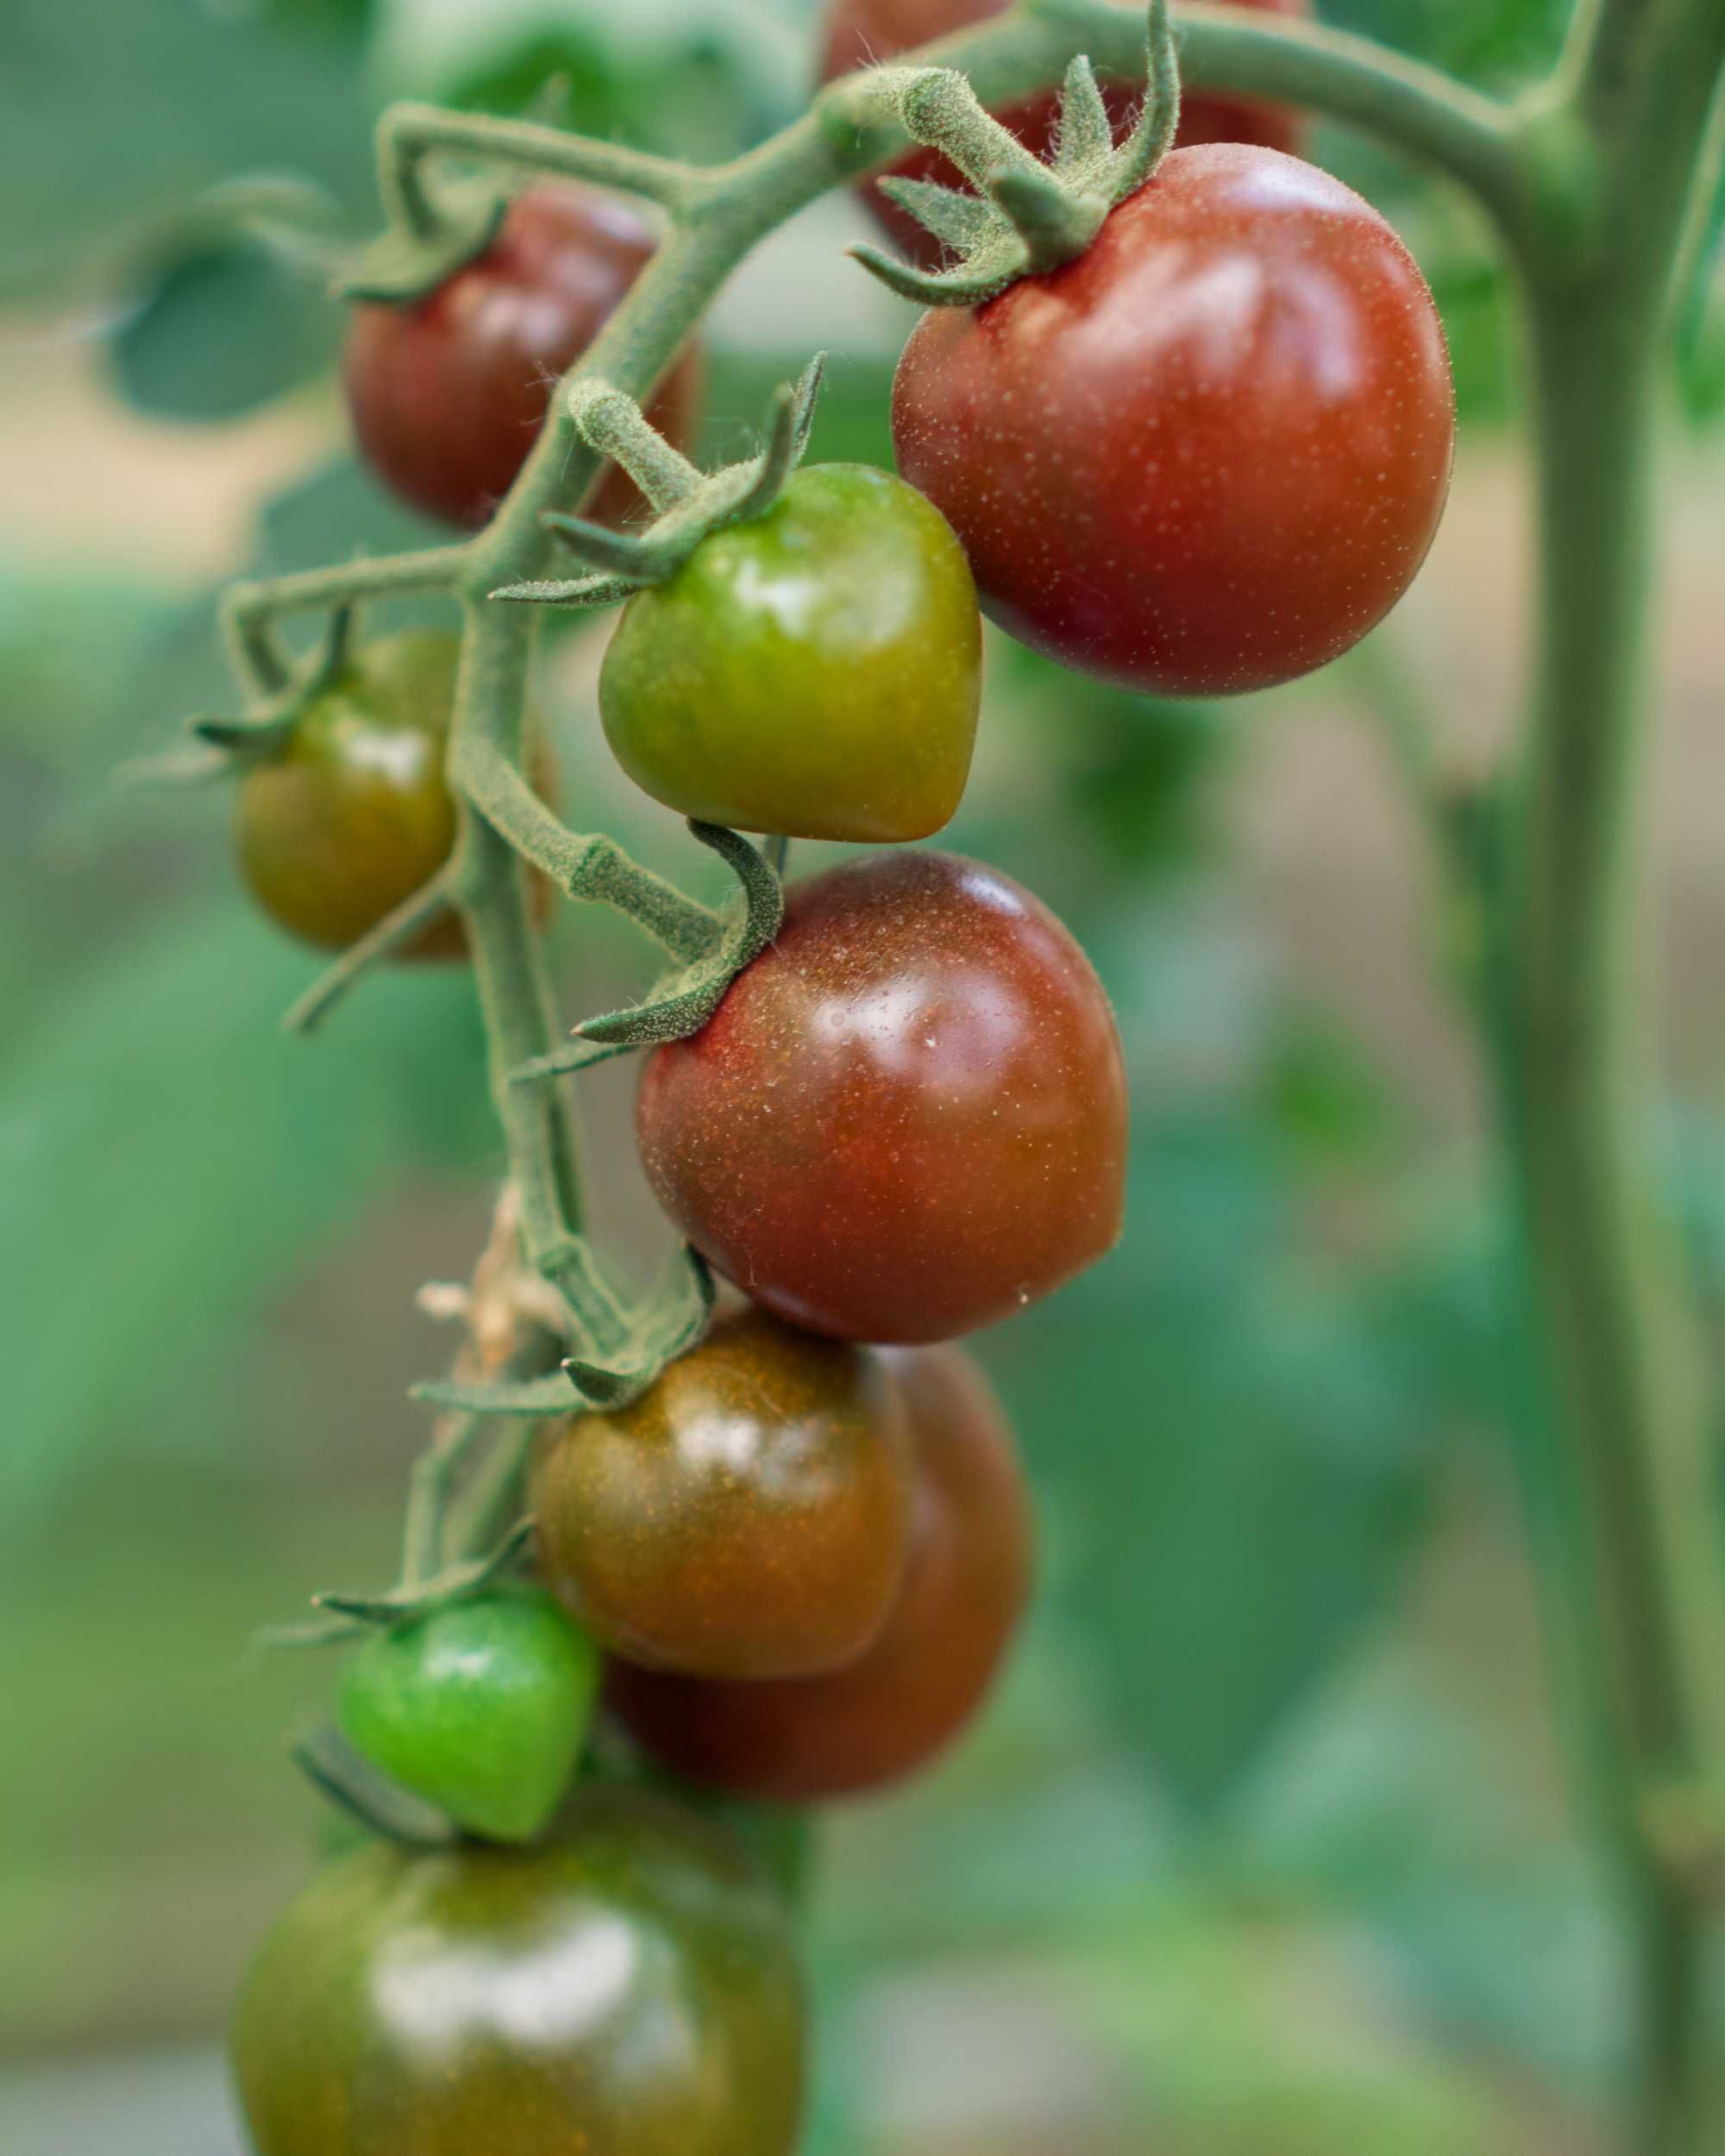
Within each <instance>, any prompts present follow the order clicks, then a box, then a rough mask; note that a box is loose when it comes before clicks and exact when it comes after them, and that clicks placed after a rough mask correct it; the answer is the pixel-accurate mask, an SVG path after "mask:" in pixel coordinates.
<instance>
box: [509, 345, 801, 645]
mask: <svg viewBox="0 0 1725 2156" xmlns="http://www.w3.org/2000/svg"><path fill="white" fill-rule="evenodd" d="M825 367H826V354H825V353H824V352H822V353H817V354H816V355H815V357H814V358H813V359H812V360H810V361H809V363H808V365H807V367H806V368H805V369H804V370H803V373H802V376H801V379H800V380H798V381H795V382H781V384H780V385H779V387H778V389H777V390H776V391H775V392H774V396H773V402H772V405H771V408H770V410H769V411H768V417H767V430H766V445H765V447H764V448H762V451H761V453H760V454H759V455H758V456H752V457H748V458H745V459H744V460H743V462H742V463H740V464H728V465H726V466H724V467H723V469H721V470H719V471H717V472H702V471H700V470H699V469H698V468H697V467H695V466H694V465H693V464H691V463H690V462H689V461H688V460H687V457H684V456H682V455H681V454H679V453H678V452H677V451H676V450H675V449H674V448H672V447H671V445H670V443H669V442H667V441H666V440H665V438H664V436H662V435H661V434H660V433H658V431H657V430H656V429H655V428H654V427H653V426H652V425H651V423H649V421H648V419H647V418H646V417H645V415H644V414H643V411H642V410H641V407H640V405H639V404H637V403H636V401H635V399H634V398H632V397H626V396H625V395H624V392H622V391H621V390H619V389H614V388H613V387H612V385H611V384H610V383H608V382H605V381H602V380H599V379H596V378H594V377H592V376H587V377H584V378H583V379H580V380H578V381H577V382H575V383H574V385H573V386H572V387H571V389H570V391H569V393H568V405H569V412H570V416H571V417H573V419H574V423H575V430H576V432H577V433H578V434H579V435H580V437H581V439H582V441H583V442H586V444H587V446H588V447H589V448H593V449H596V450H598V451H599V454H601V455H603V456H605V457H608V458H610V459H611V460H612V461H613V462H615V463H617V464H620V465H621V466H622V467H623V468H624V471H625V472H627V473H628V474H629V476H630V479H633V480H634V482H635V484H636V485H637V486H638V487H639V488H640V490H641V492H643V494H644V495H645V496H646V498H647V499H648V500H649V502H650V503H651V504H652V505H653V508H654V510H655V511H656V512H657V513H656V514H655V517H654V519H653V522H652V523H650V524H648V525H647V526H646V527H645V528H644V529H643V530H639V531H613V530H611V529H610V528H609V526H607V525H605V524H594V523H588V522H587V521H586V518H584V517H568V516H564V515H562V514H561V512H559V511H547V512H546V515H545V517H544V520H543V521H544V523H545V526H546V529H547V530H550V531H553V532H555V534H556V536H557V538H558V539H559V541H560V542H561V544H562V545H563V546H564V548H567V550H568V552H569V553H570V554H572V555H574V557H575V559H576V560H577V561H580V562H581V563H582V564H583V565H584V566H585V567H586V570H587V572H588V573H587V574H586V575H585V576H580V577H573V578H557V579H552V580H548V581H543V582H535V583H525V584H505V585H504V586H501V587H500V588H499V590H497V591H494V592H492V594H491V596H492V598H493V599H518V600H523V601H526V602H529V603H530V604H534V605H541V606H572V607H593V606H613V605H616V604H617V603H618V601H619V600H621V599H627V598H628V597H629V596H630V593H631V592H638V591H642V590H644V589H645V588H646V586H649V585H650V584H662V583H663V582H664V581H665V580H666V579H667V578H668V577H670V576H673V575H674V574H675V573H676V572H677V570H678V569H680V568H681V567H682V565H683V563H684V562H685V561H687V560H688V558H689V556H690V555H692V554H693V552H694V550H695V548H697V547H698V546H699V544H700V542H701V541H702V540H703V539H705V538H706V537H707V536H708V535H709V534H710V533H712V532H715V531H717V530H719V528H720V527H721V526H722V525H725V524H736V523H744V522H745V521H746V520H747V519H748V518H750V517H758V516H760V515H762V512H763V511H766V510H768V509H770V508H771V507H772V505H773V504H774V503H775V501H777V499H778V498H779V496H780V495H781V493H782V492H784V487H785V482H786V481H787V479H789V478H790V476H791V474H792V473H793V472H794V471H795V470H796V468H797V467H798V466H799V465H800V463H801V462H802V460H803V455H804V452H805V451H806V449H807V448H808V438H809V429H810V427H811V425H812V423H813V419H814V407H815V399H816V398H818V397H819V394H820V383H821V376H822V374H823V373H824V372H825Z"/></svg>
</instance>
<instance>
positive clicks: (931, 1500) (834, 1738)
mask: <svg viewBox="0 0 1725 2156" xmlns="http://www.w3.org/2000/svg"><path fill="white" fill-rule="evenodd" d="M888 1360H889V1361H890V1363H891V1364H892V1367H893V1369H894V1372H895V1374H896V1376H897V1377H898V1381H899V1383H900V1387H901V1388H902V1390H903V1393H904V1395H905V1401H906V1407H907V1410H908V1413H909V1416H910V1426H911V1433H912V1438H913V1445H914V1449H915V1456H916V1461H917V1508H916V1529H915V1536H914V1539H913V1546H912V1553H911V1562H910V1568H909V1570H908V1571H907V1572H906V1576H905V1584H904V1589H903V1591H902V1593H901V1594H900V1597H899V1601H898V1604H897V1607H896V1608H894V1612H893V1615H892V1618H891V1620H890V1621H889V1622H888V1626H887V1629H886V1631H885V1632H884V1633H882V1634H881V1638H880V1639H878V1640H877V1641H876V1643H875V1645H874V1646H873V1647H872V1648H870V1650H869V1652H868V1653H867V1654H866V1655H865V1656H863V1658H862V1660H861V1661H860V1662H857V1663H855V1664H852V1665H851V1667H850V1669H848V1670H840V1671H839V1672H838V1673H837V1675H836V1676H832V1677H813V1678H806V1679H804V1680H802V1681H801V1682H798V1683H779V1684H724V1683H700V1682H698V1681H694V1680H691V1679H689V1678H686V1677H663V1676H660V1675H656V1674H654V1673H650V1672H648V1671H645V1670H636V1669H630V1668H628V1667H626V1666H624V1665H623V1664H612V1668H611V1670H610V1674H609V1677H608V1679H607V1684H606V1697H607V1699H608V1700H609V1702H610V1703H611V1705H612V1707H613V1708H614V1709H615V1710H616V1711H617V1713H618V1714H619V1715H620V1717H621V1718H622V1720H624V1723H625V1724H626V1725H627V1727H628V1728H629V1729H630V1732H631V1733H632V1734H633V1735H634V1736H635V1738H636V1739H637V1741H638V1742H639V1743H640V1744H641V1745H643V1748H644V1749H645V1750H646V1751H647V1752H649V1753H650V1754H651V1755H652V1756H653V1757H654V1758H655V1759H657V1760H659V1761H660V1762H661V1763H662V1764H664V1765H666V1766H668V1767H670V1768H671V1769H672V1770H673V1771H675V1772H677V1773H680V1774H683V1775H686V1776H687V1777H688V1778H689V1779H690V1780H692V1781H695V1782H702V1783H708V1784H710V1785H712V1786H714V1787H717V1788H720V1789H727V1790H730V1791H731V1792H733V1793H734V1794H736V1795H738V1796H749V1797H753V1798H756V1799H759V1800H761V1801H762V1802H779V1803H789V1804H799V1803H812V1802H818V1801H820V1800H825V1799H830V1798H837V1797H845V1796H862V1795H864V1794H866V1793H868V1792H869V1791H872V1790H876V1789H884V1788H886V1787H888V1785H889V1784H891V1783H895V1782H898V1781H900V1780H902V1779H903V1778H904V1777H906V1775H909V1774H912V1773H913V1772H915V1771H917V1770H918V1769H919V1768H920V1767H923V1766H925V1765H926V1764H928V1763H929V1762H930V1761H931V1759H932V1758H935V1757H936V1755H937V1754H938V1753H939V1752H943V1751H944V1749H945V1748H946V1747H947V1746H948V1745H950V1744H951V1743H952V1741H953V1740H954V1739H955V1738H957V1736H958V1734H959V1733H960V1732H961V1731H962V1730H963V1728H964V1727H966V1725H967V1724H968V1723H969V1721H970V1720H971V1718H972V1716H973V1715H974V1714H975V1713H976V1710H977V1709H978V1708H979V1707H980V1706H981V1705H982V1702H983V1700H984V1699H985V1698H986V1697H987V1695H988V1690H989V1688H990V1686H991V1684H992V1683H993V1681H994V1675H995V1672H996V1671H997V1670H998V1669H999V1668H1000V1663H1001V1661H1002V1659H1003V1658H1004V1656H1005V1654H1006V1651H1007V1647H1008V1645H1010V1644H1011V1641H1012V1639H1013V1633H1015V1632H1016V1630H1017V1628H1018V1625H1019V1619H1020V1617H1021V1616H1022V1614H1023V1613H1024V1609H1025V1606H1026V1602H1027V1601H1028V1600H1029V1597H1030V1591H1031V1584H1032V1570H1033V1532H1032V1517H1031V1507H1030V1501H1029V1497H1028V1495H1027V1493H1026V1488H1025V1482H1024V1476H1023V1472H1022V1470H1021V1469H1020V1468H1019V1461H1018V1454H1017V1451H1016V1448H1015V1447H1014V1445H1013V1438H1012V1434H1011V1432H1010V1431H1009V1430H1008V1429H1007V1425H1006V1422H1005V1420H1004V1419H1003V1417H1002V1416H1001V1413H1000V1408H999V1406H998V1404H997V1403H996V1401H995V1400H994V1395H993V1394H992V1392H991V1391H990V1390H989V1388H988V1383H987V1382H986V1380H985V1379H984V1378H983V1376H982V1373H981V1371H980V1370H978V1369H977V1368H976V1365H975V1363H974V1362H973V1361H972V1360H971V1358H970V1357H969V1356H968V1355H967V1354H965V1352H964V1351H963V1349H961V1348H952V1347H945V1348H918V1349H913V1350H908V1351H891V1352H890V1353H889V1356H888Z"/></svg>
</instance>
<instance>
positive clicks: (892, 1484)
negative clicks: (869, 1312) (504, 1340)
mask: <svg viewBox="0 0 1725 2156" xmlns="http://www.w3.org/2000/svg"><path fill="white" fill-rule="evenodd" d="M532 1510H533V1514H534V1516H535V1518H536V1520H538V1523H539V1539H538V1547H539V1563H540V1569H541V1570H542V1572H543V1575H544V1577H545V1580H546V1583H547V1584H548V1585H549V1586H550V1587H551V1588H552V1589H554V1590H555V1593H557V1594H558V1595H561V1597H562V1598H563V1599H564V1600H565V1601H567V1602H568V1604H569V1606H570V1608H572V1609H573V1610H574V1612H575V1614H576V1615H577V1616H578V1617H579V1618H580V1620H581V1622H582V1624H583V1626H585V1627H586V1630H588V1631H589V1632H591V1633H593V1635H594V1636H595V1637H596V1638H597V1639H599V1640H600V1641H601V1642H602V1643H603V1644H604V1645H606V1646H608V1647H610V1648H611V1649H612V1650H613V1651H614V1652H616V1653H618V1654H620V1655H624V1656H627V1657H628V1658H630V1660H631V1661H637V1662H643V1663H647V1664H653V1665H655V1666H657V1667H659V1668H662V1669H674V1670H689V1671H692V1672H693V1673H695V1674H697V1675H699V1676H704V1677H802V1676H808V1675H812V1673H814V1672H815V1671H818V1670H834V1669H838V1668H840V1667H842V1666H843V1665H844V1664H845V1663H847V1662H854V1661H855V1660H856V1658H857V1656H858V1655H859V1654H861V1653H862V1651H863V1649H864V1648H865V1647H867V1646H868V1645H869V1643H870V1642H871V1641H872V1640H873V1639H875V1637H876V1636H877V1635H878V1634H879V1633H880V1630H881V1626H883V1625H884V1624H885V1623H886V1621H887V1618H888V1614H889V1612H890V1611H891V1609H892V1607H893V1603H894V1599H895V1597H896V1596H897V1594H898V1590H899V1584H900V1580H901V1579H902V1577H903V1575H904V1569H905V1558H906V1553H907V1551H908V1550H909V1547H910V1518H911V1476H910V1462H909V1455H908V1451H907V1449H906V1439H905V1430H904V1416H903V1410H902V1407H900V1401H899V1397H898V1391H897V1388H895V1387H894V1385H893V1384H892V1382H890V1380H889V1379H888V1376H887V1375H886V1372H885V1371H884V1369H882V1367H881V1362H880V1358H879V1357H877V1356H875V1355H873V1354H871V1353H869V1351H867V1350H865V1349H858V1348H854V1347H849V1346H845V1345H844V1344H841V1343H839V1342H837V1341H836V1340H819V1339H816V1338H813V1337H812V1335H811V1334H809V1333H806V1332H796V1331H793V1328H792V1327H791V1326H785V1325H781V1324H779V1323H778V1321H777V1320H776V1319H773V1318H769V1317H768V1316H766V1315H765V1313H762V1312H761V1311H758V1310H749V1311H743V1312H740V1313H736V1314H727V1315H725V1316H723V1317H721V1318H720V1319H718V1321H717V1323H715V1325H714V1326H713V1327H712V1331H711V1332H709V1333H708V1335H707V1337H706V1339H705V1340H703V1341H702V1342H701V1344H700V1345H699V1347H697V1348H695V1349H693V1351H691V1352H690V1353H689V1354H687V1355H685V1356H683V1357H681V1358H680V1359H679V1360H678V1361H676V1362H674V1363H672V1364H671V1366H670V1368H669V1369H667V1370H666V1371H665V1372H664V1374H663V1376H661V1377H660V1378H659V1380H658V1381H657V1382H656V1383H655V1384H654V1385H653V1386H652V1387H651V1388H649V1390H648V1391H647V1392H646V1393H644V1394H643V1395H642V1396H641V1398H640V1399H639V1400H638V1401H636V1402H635V1403H634V1405H633V1406H632V1407H624V1408H622V1409H620V1410H618V1412H617V1413H612V1414H584V1415H576V1416H574V1417H573V1418H572V1419H571V1420H569V1421H568V1422H567V1423H565V1424H563V1425H561V1426H560V1427H559V1428H558V1430H557V1431H556V1432H555V1434H554V1436H553V1437H552V1438H551V1440H550V1442H549V1444H548V1445H545V1446H544V1447H543V1450H542V1451H541V1453H540V1457H539V1458H538V1461H537V1463H536V1470H535V1474H534V1482H533V1504H532Z"/></svg>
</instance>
